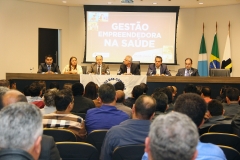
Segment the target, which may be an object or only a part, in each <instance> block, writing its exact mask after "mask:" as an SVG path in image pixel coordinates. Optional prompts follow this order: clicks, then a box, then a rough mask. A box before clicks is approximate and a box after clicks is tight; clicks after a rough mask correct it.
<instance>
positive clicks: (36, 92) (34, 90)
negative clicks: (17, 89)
mask: <svg viewBox="0 0 240 160" xmlns="http://www.w3.org/2000/svg"><path fill="white" fill-rule="evenodd" d="M29 92H30V95H31V97H37V96H40V93H41V87H40V85H39V84H38V83H37V82H33V83H32V84H31V85H30V87H29Z"/></svg>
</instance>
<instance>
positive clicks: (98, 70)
mask: <svg viewBox="0 0 240 160" xmlns="http://www.w3.org/2000/svg"><path fill="white" fill-rule="evenodd" d="M97 72H98V74H99V75H100V66H98V69H97Z"/></svg>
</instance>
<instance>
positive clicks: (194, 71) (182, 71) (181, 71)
mask: <svg viewBox="0 0 240 160" xmlns="http://www.w3.org/2000/svg"><path fill="white" fill-rule="evenodd" d="M190 70H191V76H199V73H198V70H197V69H195V68H191V69H190ZM176 76H185V68H180V69H179V70H178V72H177V74H176Z"/></svg>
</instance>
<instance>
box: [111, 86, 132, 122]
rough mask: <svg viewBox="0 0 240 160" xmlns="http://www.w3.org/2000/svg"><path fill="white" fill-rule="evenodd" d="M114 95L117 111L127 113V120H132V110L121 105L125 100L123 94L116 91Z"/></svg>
mask: <svg viewBox="0 0 240 160" xmlns="http://www.w3.org/2000/svg"><path fill="white" fill-rule="evenodd" d="M116 95H117V101H116V105H115V106H116V108H117V109H118V110H121V111H123V112H125V113H127V115H128V116H129V118H132V109H131V108H129V107H127V106H125V105H124V104H123V102H124V100H125V93H124V92H123V91H122V90H117V91H116Z"/></svg>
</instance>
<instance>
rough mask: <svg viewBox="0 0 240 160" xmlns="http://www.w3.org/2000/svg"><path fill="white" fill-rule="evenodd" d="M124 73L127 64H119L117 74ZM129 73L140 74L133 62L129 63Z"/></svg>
mask: <svg viewBox="0 0 240 160" xmlns="http://www.w3.org/2000/svg"><path fill="white" fill-rule="evenodd" d="M124 73H127V66H126V65H125V64H121V66H120V73H119V74H124ZM131 73H132V74H134V75H140V70H139V68H138V64H135V63H132V64H131Z"/></svg>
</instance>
